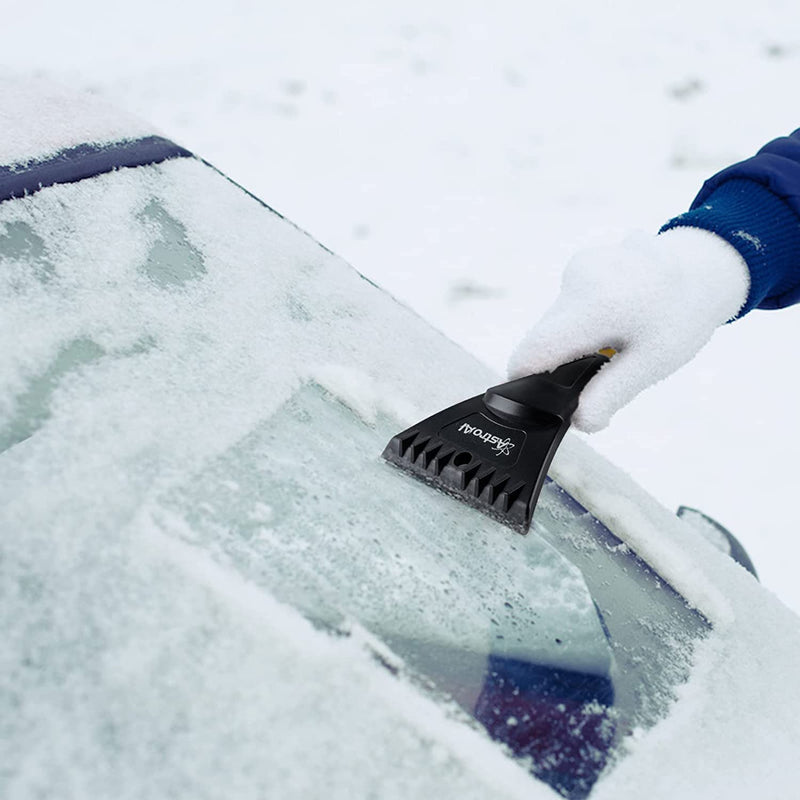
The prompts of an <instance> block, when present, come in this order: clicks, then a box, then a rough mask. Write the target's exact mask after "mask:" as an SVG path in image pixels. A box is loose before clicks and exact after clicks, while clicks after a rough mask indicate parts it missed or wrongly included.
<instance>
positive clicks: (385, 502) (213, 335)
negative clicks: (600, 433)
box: [0, 159, 707, 798]
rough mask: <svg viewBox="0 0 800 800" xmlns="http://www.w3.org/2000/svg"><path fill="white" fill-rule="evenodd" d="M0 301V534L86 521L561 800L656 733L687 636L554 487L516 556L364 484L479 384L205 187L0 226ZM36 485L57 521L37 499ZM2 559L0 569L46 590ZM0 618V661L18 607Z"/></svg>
mask: <svg viewBox="0 0 800 800" xmlns="http://www.w3.org/2000/svg"><path fill="white" fill-rule="evenodd" d="M225 202H227V203H229V204H230V205H231V208H232V210H230V211H229V210H227V209H226V210H225V211H224V212H223V213H220V211H219V205H218V203H225ZM220 220H222V221H223V222H224V224H221V222H220ZM0 281H1V282H2V284H1V287H2V290H0V325H2V326H4V329H3V337H4V341H10V340H15V341H19V343H20V344H19V347H18V348H16V350H13V351H11V352H9V351H7V352H5V353H4V354H2V356H0V358H2V361H1V362H0V408H2V409H3V411H4V412H5V413H3V414H2V416H0V420H3V421H0V477H1V476H2V475H3V474H4V475H5V477H6V478H7V480H4V481H2V482H0V486H4V487H5V495H6V496H5V498H4V497H3V494H2V493H3V489H0V500H8V503H5V502H4V503H3V505H6V506H7V508H8V509H10V511H9V516H7V517H6V520H5V522H4V524H5V525H12V524H13V525H16V526H19V519H20V518H21V517H20V515H21V514H24V513H25V509H26V508H28V506H30V508H34V507H35V508H36V509H37V511H36V519H37V520H38V524H39V525H40V528H41V530H42V531H45V532H46V531H48V530H49V528H53V526H55V522H56V520H57V521H58V525H59V526H61V527H62V528H64V526H66V527H65V528H64V531H63V532H62V534H63V535H65V536H69V537H72V539H71V540H72V541H75V542H78V543H79V542H81V541H82V539H81V537H82V536H84V535H88V534H85V533H84V532H83V527H84V526H85V525H86V520H87V514H88V518H89V519H91V520H105V521H106V522H105V524H106V525H107V528H106V530H107V532H109V534H110V535H112V534H113V531H114V530H115V524H114V523H111V522H109V521H110V520H114V519H116V520H124V525H129V524H130V520H131V519H133V520H134V521H135V525H134V528H136V526H139V528H141V529H146V530H147V531H148V535H149V536H150V537H156V538H157V540H158V541H163V542H179V543H181V545H185V546H186V547H188V548H191V549H193V550H197V551H200V552H202V553H204V554H206V555H208V556H210V557H211V558H212V559H213V560H215V561H216V562H217V563H219V564H222V565H224V566H225V568H226V569H230V570H232V571H233V572H234V573H235V574H236V575H238V576H240V578H242V579H243V580H246V581H247V583H248V585H252V586H254V587H257V589H258V590H259V591H263V592H266V593H268V594H269V595H270V596H272V597H274V598H276V599H277V600H278V601H280V602H281V603H285V604H288V605H290V606H291V607H293V608H295V609H298V610H300V611H301V612H302V614H303V615H304V616H305V617H306V618H307V619H308V620H310V621H311V622H312V623H313V624H314V625H315V626H317V627H318V628H320V629H322V630H324V631H325V632H327V633H329V634H333V635H334V636H352V634H353V632H354V631H362V632H364V634H360V635H362V638H363V640H364V641H365V642H366V646H367V648H368V650H369V652H370V653H371V654H372V655H373V656H374V658H375V659H376V661H377V662H378V664H379V665H380V666H381V667H384V668H386V669H389V670H390V671H391V672H393V673H395V674H397V675H398V676H399V678H400V679H401V680H406V681H409V682H411V683H412V684H413V685H414V686H416V687H418V688H420V689H422V690H423V691H424V692H426V693H427V694H429V695H430V696H432V697H434V698H436V701H437V702H438V703H439V704H440V705H441V706H442V707H443V708H445V709H447V713H448V714H451V715H452V716H454V717H455V718H456V719H463V720H464V721H465V722H467V724H475V725H479V726H480V728H481V729H482V730H483V731H485V732H486V733H488V735H489V736H490V737H491V738H492V739H495V740H497V741H499V742H501V743H502V745H503V746H504V747H505V748H506V749H507V752H509V753H511V754H513V755H515V756H516V757H518V758H520V759H522V760H523V763H524V764H525V765H526V766H527V768H528V769H529V770H530V771H531V772H532V773H533V774H534V775H536V776H537V777H538V778H540V779H542V780H544V781H546V782H547V783H548V784H550V785H551V786H552V787H553V788H555V789H556V790H557V791H558V792H560V793H561V794H562V795H564V796H566V797H569V798H580V797H585V796H586V795H587V794H588V793H589V791H590V790H591V787H592V786H593V784H594V782H595V781H596V780H597V778H598V776H599V775H600V774H601V772H602V771H603V770H604V769H605V768H606V767H607V765H608V764H609V762H613V761H614V759H616V758H618V757H621V756H622V755H624V751H625V741H626V738H627V737H628V736H629V734H630V733H631V732H632V731H633V730H634V729H636V728H643V727H647V726H649V725H652V724H653V723H654V722H655V721H657V720H658V719H660V718H662V717H663V716H664V715H665V714H666V713H667V711H668V708H669V705H670V703H671V702H672V700H673V699H674V691H675V687H676V686H677V685H678V684H680V683H681V682H682V681H683V680H685V679H686V677H687V675H688V670H689V667H690V664H691V654H692V645H693V643H694V642H695V641H696V640H697V639H698V638H700V637H702V636H703V635H704V633H705V632H706V630H707V624H706V623H705V621H704V620H703V619H702V617H701V616H700V615H699V614H697V613H696V612H694V611H692V610H691V609H689V608H688V607H687V606H686V604H685V603H684V602H683V600H682V598H680V597H679V596H678V595H677V594H676V593H675V592H673V591H672V590H671V589H670V587H669V586H667V585H665V584H664V583H663V582H662V581H661V580H660V579H659V578H658V576H657V575H655V574H654V573H653V572H652V571H651V570H650V569H649V568H648V567H647V566H646V565H645V564H644V563H643V562H642V561H641V560H639V559H638V558H637V557H636V556H635V555H634V554H633V553H632V552H630V550H629V549H628V548H627V547H626V546H625V545H624V544H622V543H621V542H620V541H619V540H618V539H617V538H616V537H614V536H613V534H611V533H610V532H609V531H608V529H607V528H605V526H603V525H602V524H601V523H599V522H598V521H597V520H596V519H594V518H593V517H592V516H591V515H590V514H589V513H588V512H587V511H586V510H585V509H584V508H582V507H581V506H580V505H579V504H577V503H576V502H575V501H574V500H573V499H572V498H571V497H570V496H569V495H568V494H566V493H565V492H564V491H563V490H561V489H560V488H559V487H558V486H557V485H556V484H555V483H552V482H550V483H548V484H547V485H546V486H545V488H544V490H543V493H542V496H541V499H540V502H539V506H538V508H537V512H536V515H535V518H534V523H533V525H532V529H531V532H530V533H529V534H528V535H527V536H520V535H519V534H517V533H514V532H512V531H510V530H508V529H506V528H504V527H502V526H501V525H499V524H498V523H497V522H494V521H492V520H490V519H487V518H485V517H483V516H482V515H480V514H478V513H476V512H475V511H473V510H471V509H470V508H467V507H466V506H464V505H462V504H460V503H458V502H457V501H455V500H454V499H453V498H450V497H448V496H445V495H444V494H440V493H438V492H435V491H432V490H431V489H430V488H428V487H426V486H424V485H422V484H420V483H419V482H417V481H415V480H414V479H412V478H410V477H409V476H407V475H405V474H404V473H402V472H401V471H399V470H397V469H396V468H394V467H392V466H390V465H388V464H386V463H385V462H384V461H382V460H381V458H380V453H381V450H382V448H383V446H384V445H385V443H386V441H388V439H389V438H390V437H391V436H392V435H393V434H394V433H395V432H396V431H397V430H399V429H401V428H402V427H404V426H405V424H407V423H408V422H409V421H410V420H409V416H410V415H413V414H419V409H420V408H421V409H423V410H424V411H426V412H430V411H433V410H435V406H436V405H437V404H440V405H442V406H443V405H446V404H447V403H446V402H442V400H443V399H444V398H445V397H447V399H448V400H453V399H457V398H455V397H452V396H451V393H452V392H453V391H454V389H455V390H456V391H457V390H459V389H460V388H461V387H462V386H466V385H467V384H471V386H470V389H471V391H470V390H467V391H464V393H463V396H466V395H467V394H468V393H474V389H475V388H476V382H475V381H476V378H477V382H478V383H479V382H480V381H481V380H482V378H483V377H484V376H485V371H484V370H482V368H479V367H477V366H476V365H475V363H474V362H472V361H471V360H470V359H469V357H468V356H466V355H465V354H462V353H461V352H460V351H458V349H457V348H455V346H453V345H452V344H450V343H449V342H447V341H445V340H444V339H442V338H441V337H440V336H439V335H438V334H436V333H435V332H433V331H431V330H430V329H428V328H427V327H426V326H425V324H424V323H422V322H421V321H420V320H419V319H417V318H416V317H414V316H413V315H412V314H410V313H409V312H407V311H406V310H405V309H402V308H401V307H400V306H398V305H397V304H396V303H395V302H394V301H393V300H392V299H391V298H389V297H387V296H386V295H385V294H383V293H382V292H381V291H380V290H379V289H377V288H376V287H374V286H372V285H370V284H369V283H368V282H366V281H363V280H361V279H360V277H359V276H357V275H356V274H355V273H353V272H352V270H350V269H349V268H348V267H347V266H346V265H344V264H343V263H341V262H339V261H338V260H335V259H332V258H331V257H330V256H329V255H328V254H326V253H325V252H324V251H323V250H322V248H320V247H319V246H318V245H316V244H315V243H314V242H313V241H312V240H310V239H309V238H308V237H306V236H305V235H304V234H302V233H301V232H299V231H297V230H296V229H295V228H293V227H292V226H291V225H289V224H288V223H286V222H284V221H283V220H282V219H280V218H279V217H278V216H277V215H275V214H274V213H273V212H271V211H270V210H269V209H266V208H264V207H263V206H261V205H260V204H259V203H258V202H257V201H255V200H254V199H252V198H250V197H248V196H246V195H245V193H243V192H242V191H241V190H239V189H238V187H235V186H232V185H231V184H229V183H228V182H227V181H225V180H224V179H223V178H222V177H221V176H219V175H218V174H217V173H215V172H213V170H211V169H210V168H209V167H207V166H205V165H203V164H200V163H199V162H196V161H194V160H189V159H187V160H183V161H181V162H176V163H171V164H167V165H163V166H158V167H148V168H138V169H136V170H124V171H120V172H119V173H114V174H110V175H105V176H101V177H99V178H95V179H92V180H90V181H83V182H81V183H80V184H76V185H72V186H56V187H52V188H50V189H46V190H43V191H41V192H40V193H38V194H37V195H34V196H32V197H29V198H25V199H24V200H19V201H12V202H8V203H5V204H2V205H0ZM403 326H405V329H404V330H405V334H406V337H407V346H408V350H407V352H406V353H405V354H404V355H403V356H402V357H401V356H400V355H399V354H401V353H403V348H402V346H401V345H400V344H398V343H394V344H390V342H391V341H392V340H395V339H396V338H397V336H396V331H397V330H398V328H402V327H403ZM430 351H433V352H430ZM415 352H416V353H422V352H426V355H427V356H428V357H429V358H430V359H431V360H430V361H428V362H427V363H426V366H425V367H424V368H421V367H420V365H419V364H417V363H415V361H414V356H413V354H414V353H415ZM447 361H450V362H452V363H451V365H450V366H446V367H443V368H442V371H441V374H440V375H438V376H436V375H433V374H432V371H433V366H432V365H433V364H435V363H437V362H440V363H444V362H447ZM453 365H454V366H453ZM426 373H428V374H426ZM448 381H451V382H452V383H453V384H457V385H455V386H451V385H449V383H448ZM491 382H493V381H492V380H491V378H488V377H487V379H486V381H485V383H486V385H488V384H489V383H491ZM415 383H416V385H417V388H416V389H415V388H414V385H415ZM398 387H405V389H404V392H405V394H403V393H402V392H401V390H400V388H398ZM428 389H430V392H428ZM423 390H424V391H425V397H424V398H423V399H424V404H422V405H420V406H413V404H412V400H411V396H412V395H413V394H414V392H415V391H416V392H419V391H423ZM419 415H420V416H421V414H419ZM65 453H69V454H70V455H69V457H66V456H65V455H64V454H65ZM99 464H113V467H110V468H109V469H110V473H114V471H115V470H117V471H119V474H118V475H116V474H110V473H109V471H104V470H98V469H97V466H98V465H99ZM3 471H4V472H3ZM12 474H13V477H14V480H11V476H12ZM54 483H55V484H57V485H58V486H61V487H66V488H65V491H66V493H67V496H68V497H71V498H73V499H72V500H70V501H66V500H65V502H64V503H62V504H49V503H42V497H43V496H44V494H43V492H48V491H50V492H52V491H53V490H52V486H53V485H54ZM37 487H38V488H37ZM48 487H50V488H48ZM12 495H13V499H14V503H11V498H12ZM26 503H27V504H28V506H26V505H25V504H26ZM15 504H16V505H15ZM37 504H38V505H37ZM87 504H88V505H87ZM87 508H88V509H89V511H88V512H87ZM14 514H16V515H17V516H14ZM117 524H119V525H122V524H123V522H121V521H120V522H119V523H117ZM139 528H137V530H138V529H139ZM53 529H54V528H53ZM158 537H160V538H158ZM4 538H6V537H4ZM41 544H42V542H41V540H39V539H34V540H31V547H40V546H41ZM76 546H78V545H76ZM15 547H16V548H17V549H16V550H14V551H13V552H11V551H8V552H6V553H5V563H6V565H8V564H10V563H14V564H16V565H17V566H16V569H18V570H20V571H21V574H23V575H24V577H25V580H26V581H28V582H29V583H30V582H33V583H41V582H42V581H46V569H44V568H43V567H41V566H40V565H37V562H36V560H35V559H33V557H32V554H33V550H31V551H29V552H26V551H25V550H24V549H20V547H21V546H15ZM15 559H16V560H15ZM26 559H27V560H26ZM23 562H24V564H25V565H26V566H24V567H23V566H20V565H21V564H23ZM75 563H76V564H79V563H81V562H80V560H77V561H76V562H75ZM75 578H76V580H83V581H85V585H86V586H87V589H86V591H88V592H91V591H92V587H93V585H94V584H93V583H92V576H91V574H90V573H89V572H88V571H87V573H86V574H82V573H80V572H78V573H77V574H76V575H75ZM101 583H102V582H101ZM94 588H95V590H99V585H94ZM96 599H97V601H98V603H99V604H100V605H102V602H101V598H100V597H99V596H98V597H97V598H96ZM45 602H46V598H43V599H42V600H41V603H42V604H44V603H45ZM6 607H7V609H9V610H8V611H7V614H8V616H7V617H6V618H4V619H3V625H4V630H5V631H6V634H7V636H6V638H7V641H11V642H12V645H11V646H10V648H11V649H10V651H9V654H8V657H9V658H12V659H13V658H17V659H19V661H20V663H24V659H25V655H24V650H25V647H26V646H27V645H25V644H24V641H25V638H26V636H30V635H32V634H31V630H32V628H30V626H31V625H32V624H33V623H31V621H30V614H31V613H33V612H32V611H31V610H30V608H35V607H36V604H35V603H34V604H33V606H31V607H30V608H29V609H28V610H27V611H26V613H25V614H24V615H22V617H19V616H18V614H17V612H18V611H19V604H18V603H16V604H15V603H11V604H10V605H7V606H6ZM43 607H44V605H42V608H43ZM92 613H93V614H96V615H97V616H96V619H95V618H93V620H94V621H93V623H92V624H93V625H95V626H96V627H97V628H98V630H102V629H103V626H106V625H111V624H112V622H113V620H109V619H106V618H104V617H103V616H102V609H101V608H98V609H95V610H94V611H93V612H92ZM15 614H17V616H16V617H15ZM81 624H82V623H81ZM26 626H28V627H26ZM37 631H38V633H37V634H36V636H40V637H41V636H44V638H45V640H46V638H47V637H46V633H43V632H42V630H40V629H38V628H37ZM87 635H90V634H87ZM90 636H91V635H90ZM34 638H35V637H34ZM102 639H103V637H102V636H100V638H99V639H98V640H97V641H95V640H94V639H91V641H90V643H89V644H90V645H91V646H90V649H91V648H92V647H94V648H99V650H102V648H103V647H104V645H103V642H102ZM14 643H16V644H14ZM87 646H89V645H87ZM15 647H16V648H17V649H16V650H15V649H14V648H15ZM42 668H43V669H45V670H56V671H57V670H59V669H61V668H62V666H60V665H59V662H58V659H55V660H50V661H48V660H47V659H45V660H44V661H43V666H42ZM24 686H25V682H24V681H23V682H21V683H19V685H16V686H14V687H13V691H11V692H10V693H7V695H5V696H6V697H7V698H9V699H8V700H7V702H9V703H18V702H22V700H21V695H20V693H21V692H22V689H23V688H24ZM29 688H30V687H29ZM287 691H288V690H287ZM0 710H2V711H3V713H4V715H5V711H7V710H8V709H7V708H6V709H2V706H0ZM117 724H118V723H117ZM321 724H326V720H324V719H323V720H322V721H321ZM289 735H290V734H289ZM363 745H364V746H368V743H367V742H364V743H363Z"/></svg>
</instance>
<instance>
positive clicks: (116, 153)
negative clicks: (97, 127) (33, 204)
mask: <svg viewBox="0 0 800 800" xmlns="http://www.w3.org/2000/svg"><path fill="white" fill-rule="evenodd" d="M191 157H192V153H190V152H189V151H188V150H186V149H184V148H183V147H180V146H179V145H177V144H175V143H174V142H171V141H170V140H169V139H164V138H163V137H161V136H147V137H144V138H142V139H133V140H129V141H125V142H112V143H110V144H80V145H78V146H77V147H70V148H68V149H66V150H61V151H60V152H58V153H56V154H55V155H54V156H52V157H50V158H47V159H42V160H38V161H28V162H26V163H24V164H15V165H12V166H0V203H2V202H3V201H5V200H11V199H13V198H15V197H25V196H26V195H29V194H33V193H34V192H38V191H39V189H44V188H45V187H47V186H53V185H55V184H57V183H75V182H76V181H82V180H83V179H84V178H93V177H94V176H95V175H102V174H103V173H105V172H113V171H114V170H117V169H122V168H123V167H142V166H145V165H146V164H158V163H160V162H162V161H167V160H168V159H171V158H191Z"/></svg>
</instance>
